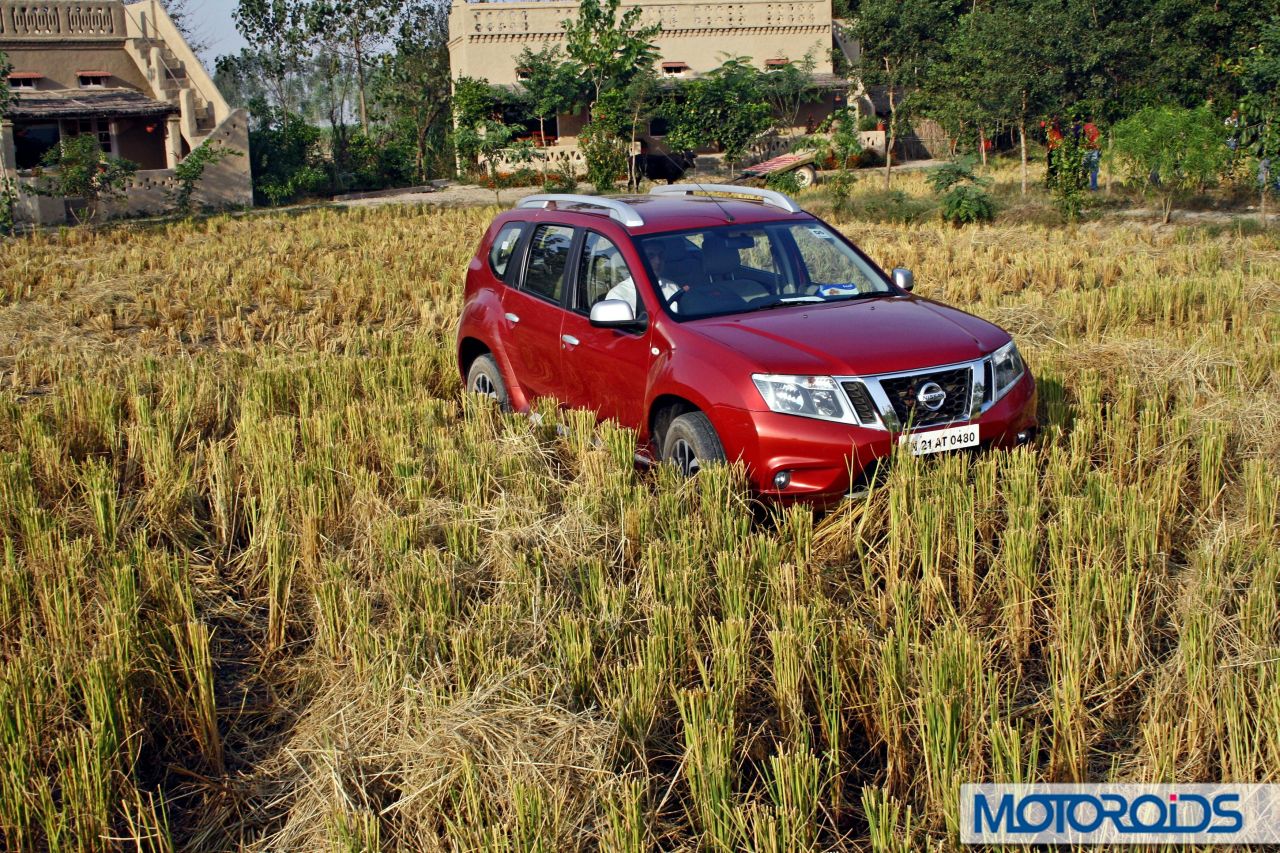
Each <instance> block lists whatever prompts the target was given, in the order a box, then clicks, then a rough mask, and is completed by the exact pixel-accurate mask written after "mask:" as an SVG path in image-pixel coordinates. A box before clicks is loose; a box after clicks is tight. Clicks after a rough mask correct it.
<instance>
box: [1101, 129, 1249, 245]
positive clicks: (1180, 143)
mask: <svg viewBox="0 0 1280 853" xmlns="http://www.w3.org/2000/svg"><path fill="white" fill-rule="evenodd" d="M1225 135H1226V134H1225V129H1224V127H1223V125H1222V123H1221V122H1220V121H1218V120H1217V119H1216V118H1215V117H1214V115H1213V113H1212V112H1210V111H1209V108H1208V107H1197V108H1196V109H1193V110H1189V109H1184V108H1183V107H1147V108H1146V109H1144V110H1140V111H1139V112H1137V113H1135V114H1134V115H1133V116H1131V117H1129V118H1127V119H1125V120H1124V121H1122V122H1120V123H1119V124H1117V125H1116V126H1115V128H1113V129H1112V131H1111V140H1112V150H1113V151H1114V155H1113V156H1114V158H1115V162H1116V164H1117V165H1118V166H1119V167H1120V170H1121V171H1122V172H1123V173H1124V174H1125V176H1126V177H1128V178H1129V179H1130V180H1133V181H1134V182H1136V183H1139V184H1140V185H1141V186H1142V187H1143V189H1144V190H1145V191H1146V192H1148V193H1150V194H1151V195H1153V196H1155V197H1156V198H1157V199H1158V200H1159V202H1160V206H1161V211H1162V213H1163V214H1164V221H1165V222H1166V223H1168V221H1169V217H1170V216H1171V215H1172V213H1173V204H1174V201H1175V200H1176V199H1177V198H1178V197H1180V196H1184V195H1186V194H1187V193H1190V192H1192V191H1195V190H1199V189H1203V188H1204V187H1206V186H1208V185H1209V184H1212V183H1214V182H1216V181H1217V179H1218V176H1219V174H1220V173H1221V172H1222V170H1223V168H1224V167H1225V165H1226V162H1227V159H1228V157H1229V155H1230V153H1231V150H1230V149H1229V148H1228V147H1227V146H1226V144H1225V139H1224V137H1225Z"/></svg>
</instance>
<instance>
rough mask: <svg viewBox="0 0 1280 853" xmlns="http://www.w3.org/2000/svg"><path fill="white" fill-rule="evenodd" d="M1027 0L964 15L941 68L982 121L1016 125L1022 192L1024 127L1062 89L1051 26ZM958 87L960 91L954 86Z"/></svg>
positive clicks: (980, 8) (1024, 189)
mask: <svg viewBox="0 0 1280 853" xmlns="http://www.w3.org/2000/svg"><path fill="white" fill-rule="evenodd" d="M1029 11H1030V9H1029V7H1028V6H1027V4H1025V3H1022V2H1009V0H996V2H992V3H990V4H987V5H983V6H975V8H974V10H973V11H972V12H970V13H968V14H966V15H964V16H963V17H962V18H961V19H960V21H959V24H958V25H957V26H956V28H955V30H954V32H953V33H952V36H951V38H950V39H949V40H948V42H947V52H948V57H947V61H946V62H944V63H942V64H941V67H942V68H943V69H944V71H943V73H944V74H945V75H946V76H947V78H948V79H949V81H950V82H951V83H952V85H953V90H952V92H953V94H952V96H953V97H954V98H956V99H957V100H959V101H960V102H961V103H965V102H967V104H966V106H967V108H968V109H970V110H972V115H973V119H974V120H975V121H976V122H978V124H979V125H980V126H981V127H983V131H982V132H980V134H979V146H982V144H983V143H984V142H985V139H986V133H985V128H986V127H995V128H999V127H1001V126H1005V127H1013V128H1016V129H1017V131H1018V148H1019V155H1020V159H1021V161H1022V194H1023V195H1026V192H1027V182H1028V178H1027V127H1028V126H1029V125H1030V124H1031V122H1032V121H1033V119H1034V117H1035V116H1037V115H1041V114H1043V113H1044V112H1045V110H1046V109H1047V108H1048V105H1049V104H1050V103H1052V102H1053V100H1054V98H1055V97H1056V96H1058V95H1059V94H1060V93H1061V90H1062V86H1063V77H1062V73H1061V68H1060V66H1059V64H1058V63H1057V61H1056V60H1055V53H1054V51H1055V45H1054V44H1053V31H1052V30H1053V28H1052V27H1050V26H1048V25H1047V24H1048V21H1046V19H1045V16H1043V15H1041V16H1036V17H1033V16H1032V15H1030V14H1028V13H1029ZM956 89H963V91H962V92H959V91H955V90H956Z"/></svg>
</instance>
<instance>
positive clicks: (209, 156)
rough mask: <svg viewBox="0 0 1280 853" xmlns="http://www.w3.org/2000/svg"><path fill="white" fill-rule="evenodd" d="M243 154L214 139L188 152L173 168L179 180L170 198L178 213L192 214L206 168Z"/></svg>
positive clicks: (180, 214) (175, 176) (182, 214)
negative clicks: (193, 203) (193, 202)
mask: <svg viewBox="0 0 1280 853" xmlns="http://www.w3.org/2000/svg"><path fill="white" fill-rule="evenodd" d="M242 156H244V155H243V154H241V153H240V152H239V151H235V150H233V149H231V148H227V147H226V146H224V145H222V144H221V143H219V142H215V141H212V140H205V141H204V142H202V143H200V145H199V146H198V147H197V148H196V149H195V150H194V151H192V152H191V153H190V154H188V155H187V156H186V157H185V158H184V159H183V161H182V162H181V163H179V164H178V165H177V166H176V167H175V168H174V170H173V177H174V180H176V181H177V182H178V188H177V189H176V190H174V191H173V192H172V194H171V196H170V198H171V200H172V201H173V206H174V209H175V210H176V211H177V213H178V215H179V216H190V215H191V212H192V197H193V196H194V194H195V191H196V187H197V186H198V185H199V183H200V181H201V179H202V178H203V177H204V170H205V169H207V168H209V167H210V166H213V165H216V164H217V163H221V162H222V161H223V160H225V159H226V158H228V157H242Z"/></svg>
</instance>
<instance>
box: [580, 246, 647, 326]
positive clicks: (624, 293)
mask: <svg viewBox="0 0 1280 853" xmlns="http://www.w3.org/2000/svg"><path fill="white" fill-rule="evenodd" d="M619 285H621V286H619ZM605 298H609V299H623V300H626V301H627V302H630V303H631V310H632V311H635V312H636V313H637V314H638V313H639V310H638V306H637V304H636V287H635V282H634V281H633V280H632V278H631V271H630V270H629V269H627V262H626V261H624V260H623V259H622V252H620V251H618V247H617V246H615V245H613V243H612V242H610V241H609V240H608V239H607V238H605V237H601V236H600V235H599V234H596V233H595V232H588V233H587V237H586V239H585V240H583V241H582V255H581V257H580V259H579V261H578V292H577V293H576V294H575V295H574V300H573V310H575V311H580V312H582V313H584V314H587V313H590V311H591V306H593V305H595V304H596V303H597V302H599V301H600V300H601V299H605Z"/></svg>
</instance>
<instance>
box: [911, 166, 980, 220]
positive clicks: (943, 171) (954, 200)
mask: <svg viewBox="0 0 1280 853" xmlns="http://www.w3.org/2000/svg"><path fill="white" fill-rule="evenodd" d="M976 166H977V162H976V161H975V159H974V158H973V157H961V158H957V159H955V160H952V161H950V162H947V163H943V164H942V165H941V166H938V167H936V168H933V169H930V170H929V174H928V175H927V176H926V179H925V180H926V181H927V183H928V184H929V187H930V189H932V190H933V192H934V194H935V195H939V196H941V197H942V218H943V220H944V221H946V222H950V223H951V224H952V225H970V224H973V223H975V222H990V221H992V220H993V219H995V217H996V205H995V201H994V200H993V199H992V198H991V196H990V194H989V193H988V192H987V187H989V186H990V184H991V181H990V179H986V178H980V177H978V175H977V173H976V172H974V169H975V168H976Z"/></svg>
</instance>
